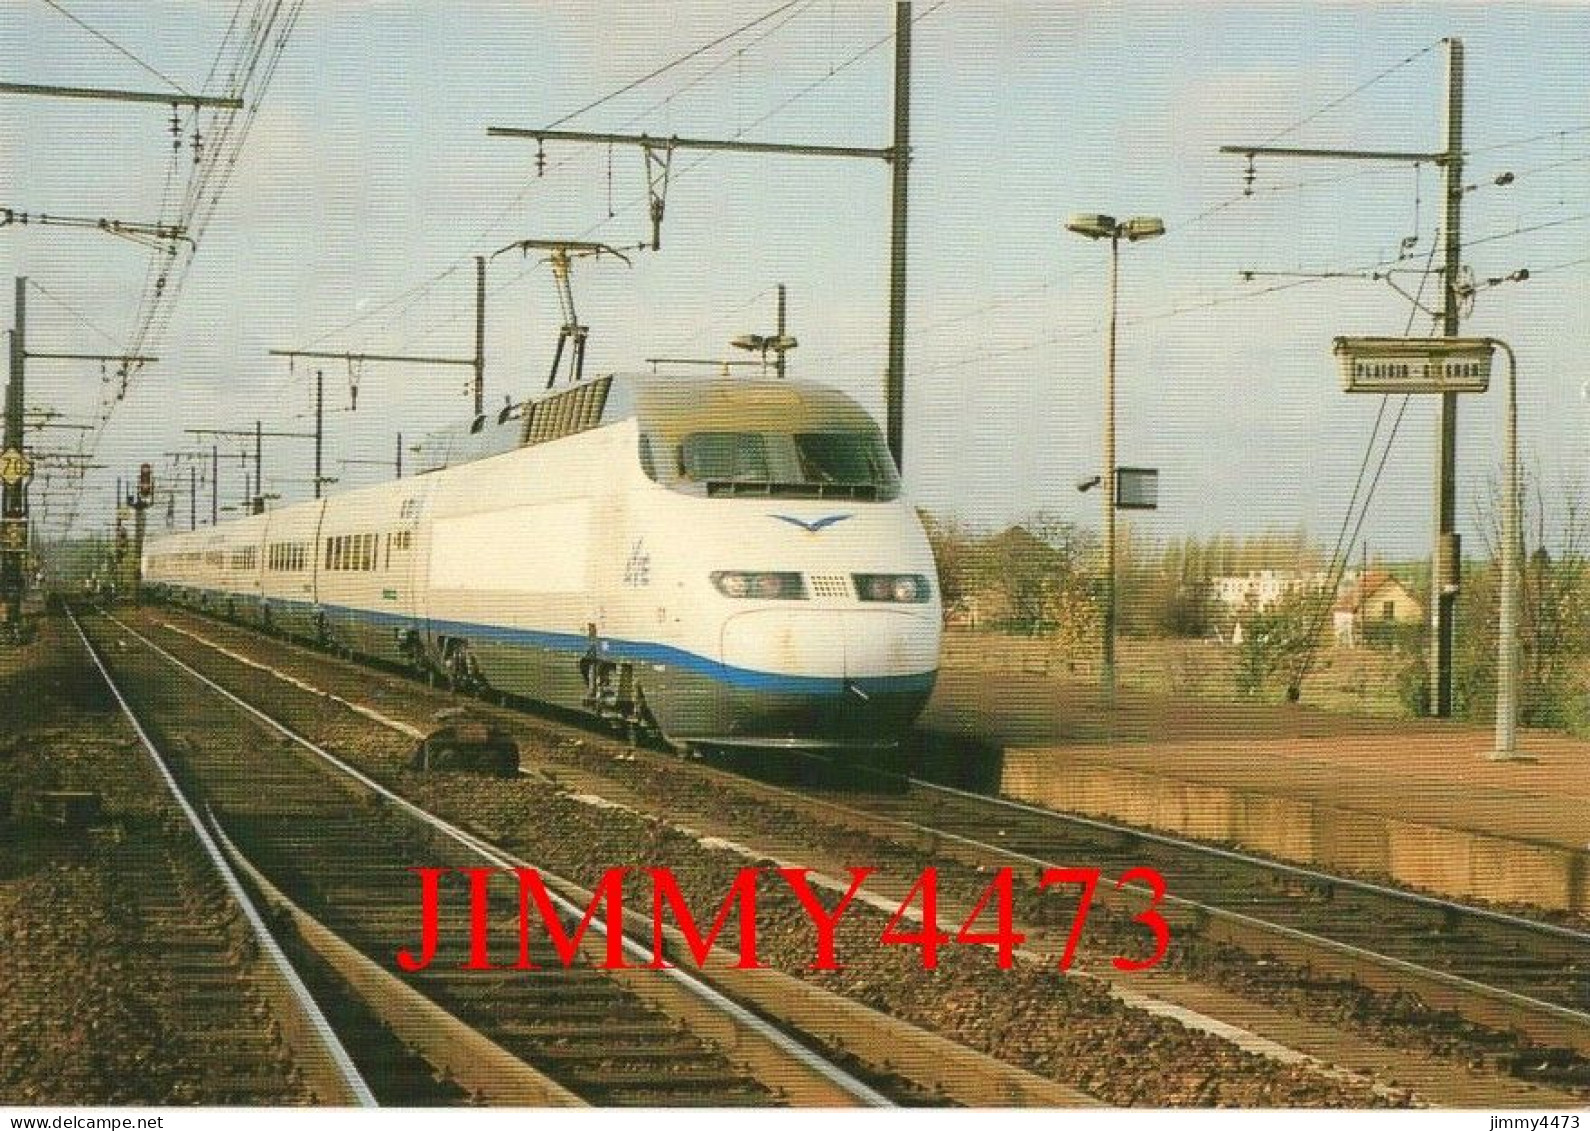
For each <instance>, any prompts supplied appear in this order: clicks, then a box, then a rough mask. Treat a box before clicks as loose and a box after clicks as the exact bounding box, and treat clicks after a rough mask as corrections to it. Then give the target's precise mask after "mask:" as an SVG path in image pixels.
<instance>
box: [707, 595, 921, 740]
mask: <svg viewBox="0 0 1590 1131" xmlns="http://www.w3.org/2000/svg"><path fill="white" fill-rule="evenodd" d="M722 658H723V663H724V665H725V667H726V668H727V669H728V670H729V671H730V672H732V673H734V676H735V679H734V681H733V684H732V690H729V691H726V692H725V700H726V702H725V706H726V707H727V708H728V712H727V713H728V714H729V715H730V716H731V718H732V722H731V723H730V725H729V729H730V731H731V733H732V734H734V735H736V736H738V737H740V738H742V739H744V740H747V741H755V740H757V739H765V740H769V741H777V740H779V739H781V738H783V737H787V736H797V735H802V736H807V737H809V738H812V739H819V740H829V741H837V742H855V743H867V744H873V743H891V742H893V741H895V740H897V739H898V738H899V737H900V736H901V735H902V734H903V733H904V732H905V731H906V730H907V729H908V728H909V727H910V725H911V723H912V722H913V721H914V720H915V719H916V716H917V714H918V713H919V712H920V711H921V709H922V707H923V705H924V704H925V703H926V702H927V697H928V694H929V693H930V692H931V691H932V688H933V678H934V674H935V670H936V669H937V667H938V624H937V618H936V617H934V616H931V615H930V616H923V615H922V614H921V613H919V612H914V613H913V612H903V611H894V610H877V611H873V610H837V609H826V610H825V609H761V610H755V611H750V612H744V613H738V614H736V615H734V616H732V617H730V618H729V619H728V620H727V621H726V622H725V623H724V626H723V635H722Z"/></svg>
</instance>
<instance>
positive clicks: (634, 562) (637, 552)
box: [624, 538, 651, 588]
mask: <svg viewBox="0 0 1590 1131" xmlns="http://www.w3.org/2000/svg"><path fill="white" fill-rule="evenodd" d="M624 584H625V585H630V586H634V587H635V588H641V587H643V586H647V585H650V584H651V555H650V554H648V553H647V552H646V540H645V539H644V538H637V539H636V540H635V548H634V549H633V550H631V551H630V552H629V560H628V561H626V562H625V563H624Z"/></svg>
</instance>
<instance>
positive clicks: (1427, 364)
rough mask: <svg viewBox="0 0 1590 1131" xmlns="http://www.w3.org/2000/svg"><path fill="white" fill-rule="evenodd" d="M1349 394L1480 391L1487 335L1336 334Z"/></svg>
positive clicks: (1487, 364)
mask: <svg viewBox="0 0 1590 1131" xmlns="http://www.w3.org/2000/svg"><path fill="white" fill-rule="evenodd" d="M1332 352H1334V353H1335V354H1336V361H1337V364H1338V365H1339V366H1340V367H1341V375H1342V388H1343V389H1344V390H1346V391H1347V392H1349V393H1483V392H1484V391H1485V390H1486V389H1488V388H1489V387H1490V384H1491V354H1492V344H1491V341H1490V339H1489V338H1337V339H1336V340H1335V342H1334V344H1333V345H1332Z"/></svg>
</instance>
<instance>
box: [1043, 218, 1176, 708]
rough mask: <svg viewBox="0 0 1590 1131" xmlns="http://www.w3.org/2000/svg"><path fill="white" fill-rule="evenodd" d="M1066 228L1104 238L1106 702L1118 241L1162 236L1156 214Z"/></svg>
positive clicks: (1111, 691)
mask: <svg viewBox="0 0 1590 1131" xmlns="http://www.w3.org/2000/svg"><path fill="white" fill-rule="evenodd" d="M1066 230H1067V231H1071V232H1075V233H1077V234H1078V235H1080V236H1086V237H1088V238H1089V239H1091V240H1100V239H1107V240H1109V241H1110V314H1109V331H1108V334H1107V337H1106V344H1105V353H1104V467H1103V469H1102V482H1103V486H1104V624H1103V626H1102V634H1103V637H1104V655H1103V662H1102V664H1101V665H1100V670H1099V684H1100V688H1101V689H1102V690H1103V692H1104V698H1105V701H1106V702H1111V703H1113V702H1114V701H1115V504H1116V468H1115V312H1116V294H1117V290H1118V281H1119V277H1120V266H1121V239H1122V237H1125V239H1126V242H1127V243H1137V242H1138V241H1139V240H1151V239H1154V238H1155V237H1156V236H1162V235H1164V234H1165V222H1164V221H1163V220H1161V219H1160V218H1159V217H1158V216H1134V217H1132V218H1131V219H1130V220H1120V221H1117V220H1116V219H1115V217H1114V216H1104V215H1100V214H1098V213H1079V214H1077V215H1075V216H1072V217H1071V218H1070V219H1068V220H1067V221H1066Z"/></svg>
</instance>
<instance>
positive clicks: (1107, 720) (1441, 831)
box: [921, 664, 1590, 915]
mask: <svg viewBox="0 0 1590 1131" xmlns="http://www.w3.org/2000/svg"><path fill="white" fill-rule="evenodd" d="M921 726H922V729H923V732H924V734H925V735H926V743H925V746H926V756H925V768H926V771H927V773H928V775H929V776H933V777H938V778H940V779H941V780H945V781H948V782H953V783H955V784H959V785H962V786H965V787H968V788H976V789H979V790H984V791H997V792H999V793H1002V794H1004V795H1005V796H1008V797H1011V798H1013V799H1016V800H1020V801H1025V802H1028V803H1031V804H1034V805H1041V806H1044V807H1047V808H1054V809H1064V810H1069V811H1074V812H1080V813H1085V814H1090V815H1095V816H1101V817H1110V818H1114V819H1117V820H1122V821H1126V822H1129V823H1132V824H1136V825H1142V826H1145V827H1151V828H1155V829H1160V830H1163V831H1167V832H1174V833H1177V834H1181V835H1185V836H1192V837H1197V838H1200V839H1206V840H1210V841H1218V842H1222V843H1227V844H1233V845H1240V846H1242V847H1243V848H1245V849H1247V850H1250V851H1256V852H1260V853H1265V854H1269V855H1272V856H1275V857H1279V858H1282V859H1285V860H1289V861H1293V862H1298V863H1306V864H1312V865H1317V866H1319V867H1320V868H1322V869H1331V870H1343V869H1345V870H1350V871H1352V872H1355V873H1359V874H1364V875H1369V876H1379V877H1386V878H1390V879H1392V880H1394V881H1396V882H1398V883H1401V884H1405V885H1409V886H1413V887H1417V888H1420V889H1422V890H1426V891H1429V892H1433V893H1437V894H1441V895H1447V896H1451V897H1454V898H1463V899H1480V900H1486V901H1490V902H1495V903H1501V904H1510V905H1519V904H1522V905H1530V906H1533V907H1537V908H1544V909H1548V910H1552V911H1559V912H1564V911H1565V912H1571V913H1576V914H1580V915H1584V914H1590V742H1586V741H1583V740H1578V739H1574V738H1570V737H1567V736H1564V735H1560V734H1556V733H1547V732H1541V731H1528V730H1526V731H1522V732H1521V734H1520V740H1519V748H1520V754H1521V758H1520V759H1519V760H1517V761H1510V762H1496V761H1492V760H1490V759H1489V758H1488V757H1487V754H1488V752H1489V751H1490V750H1491V748H1492V745H1493V743H1492V733H1491V731H1490V730H1489V729H1488V728H1481V727H1476V726H1474V725H1471V724H1458V723H1449V722H1444V721H1434V720H1396V719H1384V718H1364V717H1356V716H1352V715H1347V714H1337V713H1331V712H1325V711H1321V710H1316V709H1311V708H1307V707H1300V706H1296V705H1286V706H1279V705H1272V704H1245V703H1237V702H1228V701H1219V700H1213V699H1210V700H1204V699H1193V698H1188V697H1185V696H1181V697H1177V696H1171V695H1159V694H1149V693H1143V692H1136V691H1122V692H1121V693H1119V695H1118V696H1117V699H1116V703H1115V706H1114V707H1113V708H1107V707H1106V706H1105V705H1104V703H1103V702H1102V700H1101V698H1100V695H1099V693H1098V691H1097V690H1096V689H1095V688H1094V687H1092V686H1089V685H1086V684H1084V683H1082V682H1081V681H1079V680H1076V679H1068V678H1056V677H1055V676H1054V675H1052V674H1039V673H1032V672H1022V671H1008V670H1004V671H991V670H988V669H987V668H985V667H979V666H974V665H970V664H966V665H955V664H951V665H948V666H946V668H945V669H944V671H943V672H942V673H941V675H940V678H939V684H938V687H937V689H936V691H935V693H934V697H933V700H932V702H931V703H930V704H929V706H928V709H927V712H926V713H925V715H924V717H923V719H922V723H921ZM968 751H973V753H971V754H970V755H968Z"/></svg>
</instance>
